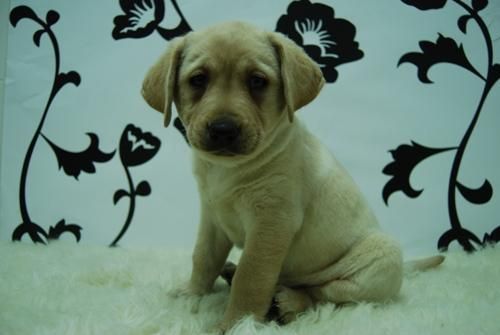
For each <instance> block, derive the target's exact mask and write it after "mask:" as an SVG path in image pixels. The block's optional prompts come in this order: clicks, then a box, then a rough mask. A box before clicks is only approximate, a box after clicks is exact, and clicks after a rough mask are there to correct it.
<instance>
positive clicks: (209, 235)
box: [143, 23, 442, 330]
mask: <svg viewBox="0 0 500 335" xmlns="http://www.w3.org/2000/svg"><path fill="white" fill-rule="evenodd" d="M200 75H201V78H202V79H203V83H204V85H199V84H196V82H195V84H193V80H196V79H197V78H198V79H199V77H196V76H200ZM255 77H257V78H264V80H265V83H266V84H265V86H264V87H263V88H261V87H259V88H258V89H255V88H252V86H251V84H249V83H250V82H251V80H253V79H254V78H255ZM323 82H324V81H323V77H322V74H321V71H320V69H319V67H318V66H317V65H316V64H315V63H314V62H313V61H312V60H311V59H310V58H309V57H308V56H307V55H306V54H305V53H304V52H303V51H302V49H300V48H299V47H297V46H296V45H295V44H294V43H293V42H292V41H290V40H288V39H287V38H285V37H283V36H281V35H278V34H276V33H269V32H264V31H260V30H258V29H257V28H255V27H253V26H250V25H248V24H243V23H225V24H222V25H218V26H215V27H212V28H209V29H206V30H204V31H199V32H194V33H190V34H188V35H187V36H185V37H183V38H180V39H178V40H176V41H174V42H172V45H171V46H170V47H169V49H168V50H167V51H166V53H165V54H164V55H163V56H162V57H161V58H160V59H159V61H158V62H157V63H156V64H155V65H153V67H152V68H151V70H150V71H149V72H148V74H147V76H146V78H145V80H144V85H143V96H144V98H145V100H146V101H147V102H148V103H149V104H150V105H151V106H152V107H153V108H155V109H156V110H158V111H160V112H163V113H164V114H165V124H166V125H168V123H169V121H170V118H171V104H172V102H174V103H175V105H176V107H177V111H178V114H179V117H180V118H181V120H182V122H183V124H184V125H185V127H186V129H187V137H188V139H189V142H190V144H191V146H192V150H193V156H194V175H195V177H196V179H197V181H198V186H199V193H200V200H201V212H202V215H201V220H200V226H199V233H198V237H197V243H196V246H195V250H194V254H193V271H192V276H191V279H190V281H189V284H188V285H187V286H186V287H185V288H184V289H182V290H180V293H181V294H188V295H199V296H201V295H203V294H206V293H208V292H210V290H211V289H212V286H213V284H214V281H215V279H216V278H217V277H218V276H219V274H220V272H221V270H222V268H223V266H224V263H225V261H226V258H227V256H228V253H229V252H230V250H231V248H232V247H233V246H236V247H239V248H242V249H243V251H242V255H241V258H240V261H239V264H238V266H237V269H236V272H235V274H234V278H233V282H232V287H231V294H230V300H229V303H228V307H227V309H226V312H225V315H224V318H223V320H222V322H221V323H220V326H219V328H220V329H221V330H226V329H229V328H230V327H232V326H233V325H234V324H235V322H236V321H238V320H239V319H241V318H242V317H244V316H246V315H249V314H253V315H254V316H255V317H256V318H257V319H260V320H262V319H263V318H264V316H265V314H266V312H267V311H268V309H269V306H270V303H271V300H272V298H273V296H275V299H276V300H277V303H278V307H279V310H280V318H281V319H282V320H283V321H285V322H287V321H291V320H293V319H294V318H295V316H296V315H297V313H300V312H302V311H304V310H305V309H306V308H308V307H310V306H311V305H312V304H314V303H317V302H324V301H331V302H335V303H346V302H355V301H362V300H370V301H384V300H388V299H391V298H393V297H394V296H395V295H397V294H398V292H399V290H400V287H401V283H402V274H403V261H402V255H401V249H400V247H399V245H398V243H397V242H396V241H394V240H393V239H392V238H391V237H389V236H388V235H385V234H383V233H382V232H381V231H380V228H379V225H378V223H377V220H376V219H375V217H374V215H373V213H372V211H371V210H370V208H369V207H368V205H367V204H366V202H365V200H364V199H363V197H362V195H361V194H360V192H359V191H358V188H357V187H356V185H355V183H354V182H353V181H352V179H351V177H350V176H349V174H348V173H347V172H346V171H345V170H344V168H343V167H342V166H341V165H340V164H339V163H338V162H337V161H336V159H335V158H334V157H333V156H332V154H331V153H330V152H329V150H328V149H327V148H326V147H325V146H324V145H322V144H321V143H320V141H319V140H318V139H317V138H316V137H315V136H314V135H312V134H311V133H310V132H308V131H307V130H306V129H305V128H304V126H303V125H302V124H301V123H300V122H299V121H298V120H297V119H296V118H294V112H295V111H296V110H297V109H299V108H301V107H302V106H304V105H306V104H308V103H309V102H310V101H311V100H313V99H314V98H315V97H316V95H317V94H318V93H319V91H320V90H321V87H322V86H323ZM249 85H250V86H249ZM221 117H224V118H229V119H231V120H233V121H234V122H235V123H237V124H238V127H239V128H238V129H239V132H240V134H239V136H238V139H237V143H236V144H237V145H236V144H235V145H236V148H237V149H231V150H229V149H228V150H213V149H211V146H210V145H211V143H210V137H209V136H208V135H207V129H208V127H209V125H210V124H211V123H212V122H214V120H218V119H220V118H221ZM441 261H442V259H441V258H439V259H437V260H436V262H434V263H435V264H434V263H432V262H427V263H426V262H425V261H424V262H423V263H422V262H421V263H418V264H416V265H415V266H418V267H420V268H425V267H427V266H431V265H437V264H438V263H440V262H441ZM431 263H432V264H431Z"/></svg>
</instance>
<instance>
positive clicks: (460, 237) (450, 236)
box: [438, 228, 481, 252]
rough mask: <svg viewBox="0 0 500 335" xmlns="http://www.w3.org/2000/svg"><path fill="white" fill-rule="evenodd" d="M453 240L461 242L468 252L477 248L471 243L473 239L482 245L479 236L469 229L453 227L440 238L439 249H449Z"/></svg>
mask: <svg viewBox="0 0 500 335" xmlns="http://www.w3.org/2000/svg"><path fill="white" fill-rule="evenodd" d="M453 241H457V242H459V243H460V245H462V247H463V248H464V249H465V251H468V252H472V251H474V250H475V248H474V246H473V245H472V244H471V243H470V242H471V241H472V242H475V243H477V244H478V245H481V241H480V240H479V238H478V237H477V236H476V235H474V234H473V233H472V232H470V231H468V230H467V229H464V228H452V229H450V230H448V231H446V232H445V233H444V234H443V235H441V237H440V238H439V240H438V249H439V250H442V251H446V250H448V247H449V246H450V244H451V242H453Z"/></svg>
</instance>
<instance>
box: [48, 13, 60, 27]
mask: <svg viewBox="0 0 500 335" xmlns="http://www.w3.org/2000/svg"><path fill="white" fill-rule="evenodd" d="M45 21H47V25H48V26H49V27H50V26H51V25H53V24H55V23H56V22H57V21H59V13H58V12H56V11H54V10H49V11H48V13H47V16H46V18H45Z"/></svg>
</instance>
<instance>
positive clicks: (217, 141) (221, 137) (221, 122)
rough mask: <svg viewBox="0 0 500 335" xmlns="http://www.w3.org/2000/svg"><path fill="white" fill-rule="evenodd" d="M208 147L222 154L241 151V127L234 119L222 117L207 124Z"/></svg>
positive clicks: (232, 153)
mask: <svg viewBox="0 0 500 335" xmlns="http://www.w3.org/2000/svg"><path fill="white" fill-rule="evenodd" d="M206 132H207V139H206V144H207V149H208V150H209V151H212V152H215V153H217V154H221V155H234V154H238V153H239V151H240V140H241V127H240V126H239V125H238V124H237V123H236V122H235V121H234V120H232V119H229V118H221V119H217V120H214V121H212V122H210V123H209V124H208V125H207V129H206Z"/></svg>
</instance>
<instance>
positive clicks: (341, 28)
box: [276, 0, 363, 83]
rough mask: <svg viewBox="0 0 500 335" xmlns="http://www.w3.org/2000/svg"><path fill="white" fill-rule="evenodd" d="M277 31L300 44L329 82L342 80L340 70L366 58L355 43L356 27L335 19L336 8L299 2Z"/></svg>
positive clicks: (282, 17)
mask: <svg viewBox="0 0 500 335" xmlns="http://www.w3.org/2000/svg"><path fill="white" fill-rule="evenodd" d="M276 31H278V32H281V33H283V34H285V35H286V36H288V37H289V38H290V39H292V40H293V41H295V43H297V44H298V45H300V46H301V47H302V48H303V49H304V50H305V52H306V53H307V54H308V55H309V56H310V57H311V58H312V59H314V60H315V61H316V62H317V63H318V64H319V65H320V67H321V70H322V71H323V76H324V77H325V80H326V82H328V83H333V82H335V81H336V80H337V78H338V72H337V69H336V67H337V66H338V65H341V64H344V63H348V62H353V61H356V60H359V59H361V58H362V57H363V51H361V50H360V49H359V45H358V43H357V42H355V41H354V37H355V35H356V28H355V27H354V25H353V24H352V23H350V22H349V21H347V20H345V19H340V18H336V17H335V11H334V9H333V8H332V7H330V6H327V5H324V4H321V3H314V4H313V3H311V2H310V1H309V0H299V1H294V2H292V3H290V5H289V6H288V10H287V14H285V15H282V16H281V17H280V18H279V20H278V23H277V25H276Z"/></svg>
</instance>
